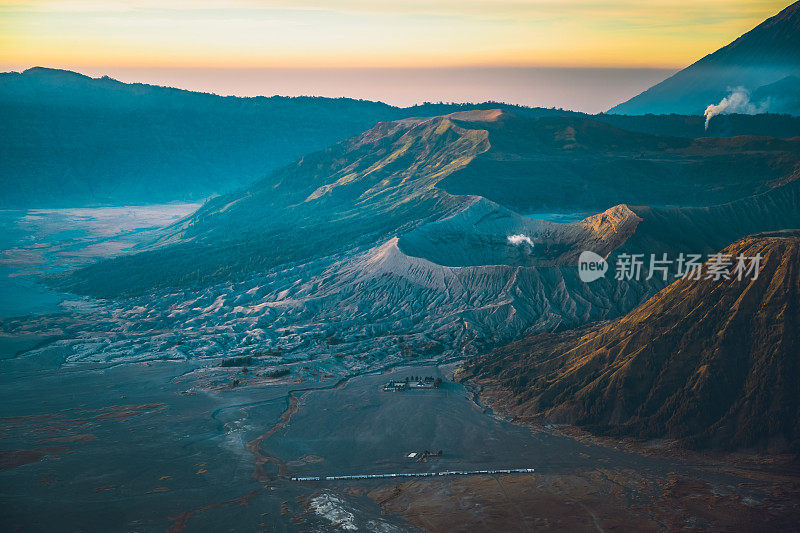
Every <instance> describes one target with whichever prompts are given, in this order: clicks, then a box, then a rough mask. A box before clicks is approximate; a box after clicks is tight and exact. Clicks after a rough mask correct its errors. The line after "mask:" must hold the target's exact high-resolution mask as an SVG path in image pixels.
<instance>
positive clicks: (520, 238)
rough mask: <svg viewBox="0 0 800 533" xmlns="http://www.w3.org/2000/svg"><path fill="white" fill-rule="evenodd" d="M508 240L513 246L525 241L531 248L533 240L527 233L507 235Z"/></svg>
mask: <svg viewBox="0 0 800 533" xmlns="http://www.w3.org/2000/svg"><path fill="white" fill-rule="evenodd" d="M508 242H510V243H511V244H513V245H514V246H519V245H520V244H522V243H525V242H527V243H528V244H529V245H530V246H531V248H533V241H532V240H531V238H530V237H528V236H527V235H523V234H521V233H520V234H519V235H509V236H508Z"/></svg>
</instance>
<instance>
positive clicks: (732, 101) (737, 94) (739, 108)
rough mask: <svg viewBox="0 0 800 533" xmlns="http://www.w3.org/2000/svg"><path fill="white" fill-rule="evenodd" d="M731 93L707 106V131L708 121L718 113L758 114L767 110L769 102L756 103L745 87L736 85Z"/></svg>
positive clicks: (705, 114)
mask: <svg viewBox="0 0 800 533" xmlns="http://www.w3.org/2000/svg"><path fill="white" fill-rule="evenodd" d="M730 91H731V92H730V94H729V95H728V96H726V97H725V98H723V99H722V100H721V101H720V103H718V104H711V105H710V106H708V107H707V108H706V111H705V113H703V115H704V116H705V117H706V131H708V122H709V121H710V120H711V119H712V118H713V117H716V116H717V115H728V114H730V113H740V114H743V115H757V114H759V113H765V112H766V111H767V107H768V104H767V102H761V103H760V104H758V105H756V104H754V103H753V102H751V101H750V91H748V90H747V89H745V88H744V87H736V88H734V89H731V90H730Z"/></svg>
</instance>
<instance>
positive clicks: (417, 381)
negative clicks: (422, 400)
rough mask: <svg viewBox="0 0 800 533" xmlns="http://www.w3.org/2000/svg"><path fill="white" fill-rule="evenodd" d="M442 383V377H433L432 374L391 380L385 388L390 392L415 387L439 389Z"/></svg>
mask: <svg viewBox="0 0 800 533" xmlns="http://www.w3.org/2000/svg"><path fill="white" fill-rule="evenodd" d="M441 384H442V378H435V379H434V378H432V377H431V376H427V377H421V376H414V377H410V378H409V377H406V378H405V379H403V380H395V379H393V380H391V381H389V382H388V383H387V384H386V385H384V386H383V390H385V391H390V392H397V391H404V390H414V389H438V388H439V387H440V386H441Z"/></svg>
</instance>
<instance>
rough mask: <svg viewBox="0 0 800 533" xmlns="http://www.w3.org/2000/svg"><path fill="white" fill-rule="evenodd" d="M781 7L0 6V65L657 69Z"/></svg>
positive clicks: (144, 2)
mask: <svg viewBox="0 0 800 533" xmlns="http://www.w3.org/2000/svg"><path fill="white" fill-rule="evenodd" d="M788 4H789V2H787V1H786V0H781V1H773V0H756V1H743V0H724V1H723V0H711V1H705V2H703V1H692V0H652V1H651V0H635V1H634V0H605V1H604V0H494V1H492V0H440V1H423V0H405V1H403V0H391V1H388V0H329V1H326V0H296V1H290V0H224V1H223V0H121V1H114V2H110V1H106V2H101V1H97V0H58V1H51V0H35V1H28V2H23V1H13V0H0V66H2V67H5V68H3V70H9V69H15V70H16V69H21V68H27V67H29V66H33V65H42V66H50V67H60V68H71V69H75V70H81V69H98V68H103V67H131V68H140V67H168V68H169V67H173V68H174V67H190V68H191V67H206V68H207V67H233V68H264V67H269V68H275V67H277V68H319V67H334V68H342V67H368V68H372V67H441V66H550V67H609V66H610V67H662V68H680V67H683V66H686V65H688V64H690V63H692V62H694V61H695V60H697V59H699V58H700V57H702V56H703V55H705V54H707V53H709V52H712V51H713V50H715V49H717V48H719V47H720V46H722V45H724V44H726V43H728V42H730V41H731V40H733V39H735V38H736V37H738V36H739V35H740V34H741V33H743V32H745V31H747V30H749V29H750V28H752V27H753V26H755V25H756V24H758V23H759V22H761V21H762V20H763V19H765V18H767V17H769V16H771V15H773V14H775V13H777V12H778V11H780V10H781V9H783V8H784V7H786V6H787V5H788Z"/></svg>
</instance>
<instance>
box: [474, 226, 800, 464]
mask: <svg viewBox="0 0 800 533" xmlns="http://www.w3.org/2000/svg"><path fill="white" fill-rule="evenodd" d="M722 253H723V254H727V255H730V256H732V257H734V258H735V257H737V256H738V255H739V254H743V255H744V256H747V257H754V256H756V255H758V254H760V255H761V258H762V259H761V270H760V273H759V276H758V278H757V279H755V280H753V279H744V280H738V279H737V278H736V277H732V278H731V279H729V280H725V279H722V280H714V279H705V278H704V279H700V280H688V279H686V280H683V279H682V280H678V281H676V282H674V283H673V284H671V285H670V286H668V287H667V288H665V289H664V290H662V291H661V292H660V293H658V294H657V295H656V296H654V297H652V298H650V299H649V300H647V301H646V302H645V303H643V304H642V305H641V306H639V307H637V308H636V309H635V310H633V311H632V312H630V313H629V314H627V315H626V316H624V317H623V318H621V319H618V320H616V321H614V322H611V323H609V324H607V325H601V326H596V327H594V328H592V329H591V330H587V331H585V332H584V333H583V334H575V333H574V332H573V333H568V334H563V335H540V336H536V337H531V338H528V339H525V340H522V341H519V342H517V343H514V344H512V345H509V346H507V347H504V348H501V349H499V350H497V351H495V352H494V353H492V354H490V355H488V356H486V357H483V358H481V359H480V360H478V361H476V362H475V363H474V364H473V365H472V366H471V367H470V369H469V372H470V373H471V375H473V376H474V377H475V378H477V379H479V380H481V381H483V382H485V383H486V384H489V385H492V386H495V387H497V388H499V390H500V395H499V397H500V398H502V400H501V401H502V403H503V404H504V405H505V406H506V407H508V408H509V409H510V410H511V411H512V412H514V413H516V414H518V415H520V416H524V417H534V418H540V419H545V420H552V421H559V422H568V423H574V424H577V425H579V426H583V427H586V428H588V429H590V430H592V431H595V432H598V433H604V434H612V435H630V436H635V437H640V438H660V437H667V438H675V439H681V440H683V441H684V442H685V443H687V444H690V445H698V446H702V445H709V446H717V447H723V448H751V447H763V448H771V449H778V450H785V449H791V450H794V451H797V450H799V449H800V448H799V446H800V411H798V409H799V408H800V234H798V232H791V231H790V232H778V233H774V234H764V235H757V236H752V237H746V238H744V239H741V240H739V241H737V242H736V243H734V244H732V245H731V246H729V247H727V248H725V249H724V250H723V251H722Z"/></svg>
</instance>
